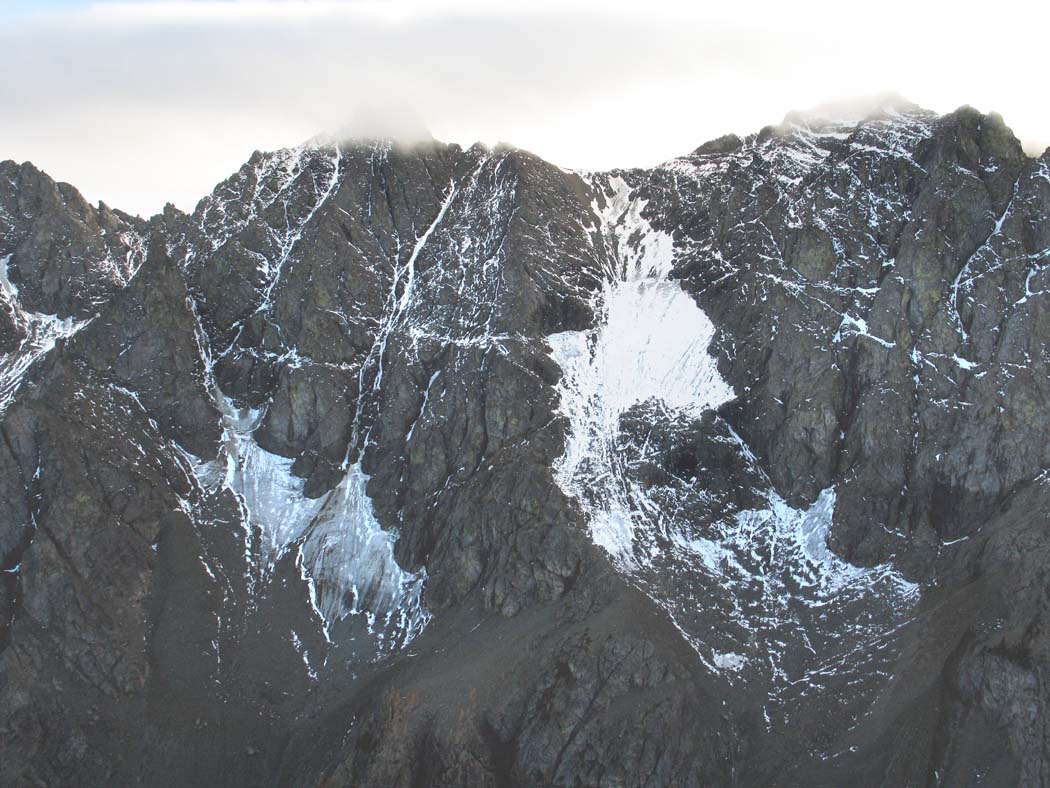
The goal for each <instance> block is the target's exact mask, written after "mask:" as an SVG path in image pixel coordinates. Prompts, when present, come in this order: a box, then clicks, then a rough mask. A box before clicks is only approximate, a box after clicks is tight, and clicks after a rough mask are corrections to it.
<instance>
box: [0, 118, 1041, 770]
mask: <svg viewBox="0 0 1050 788" xmlns="http://www.w3.org/2000/svg"><path fill="white" fill-rule="evenodd" d="M0 176H2V177H0V261H3V265H4V267H3V268H2V269H0V274H2V276H0V284H2V285H3V287H2V291H0V299H2V302H0V306H2V307H3V309H0V353H2V354H3V355H0V436H2V438H3V440H0V784H3V785H5V786H6V785H13V786H23V785H24V786H31V785H32V786H35V785H49V786H60V785H82V786H93V785H99V786H101V785H150V786H185V785H223V786H226V785H229V786H321V785H326V786H331V785H347V786H350V785H353V786H391V785H404V786H414V785H430V786H493V787H494V788H496V787H499V786H516V785H520V786H525V785H565V786H570V785H571V786H591V785H593V786H599V785H624V786H642V785H648V786H656V785H682V786H688V785H696V786H699V785H785V786H789V785H827V786H836V785H844V784H850V785H853V784H856V785H927V784H929V785H937V784H942V785H1015V784H1016V785H1039V784H1047V783H1050V757H1048V755H1047V753H1048V752H1050V733H1048V730H1047V728H1046V726H1045V724H1044V722H1043V718H1044V716H1045V715H1044V712H1045V711H1046V709H1047V706H1048V703H1050V694H1048V692H1047V689H1046V688H1047V686H1048V685H1047V682H1048V681H1050V675H1048V673H1047V670H1048V667H1047V666H1048V665H1050V634H1048V629H1047V626H1048V624H1047V613H1048V610H1050V597H1048V590H1050V578H1048V576H1047V573H1048V570H1047V567H1048V566H1050V536H1048V531H1047V528H1046V523H1047V517H1048V515H1050V486H1048V484H1047V481H1046V475H1045V474H1046V469H1047V468H1048V467H1050V456H1048V454H1047V453H1048V451H1050V449H1048V447H1050V435H1048V434H1047V433H1048V430H1050V427H1048V426H1047V421H1046V419H1044V418H1043V413H1044V412H1045V411H1046V408H1047V405H1048V402H1050V377H1048V375H1047V371H1048V369H1047V365H1048V363H1050V357H1048V356H1047V351H1046V342H1047V339H1048V338H1050V312H1048V309H1047V304H1048V303H1050V302H1048V301H1047V300H1046V299H1045V296H1046V295H1047V293H1048V292H1050V282H1048V281H1047V279H1048V277H1050V266H1048V264H1047V263H1048V262H1050V152H1048V153H1047V154H1044V156H1043V157H1041V158H1038V159H1035V158H1031V157H1028V156H1026V155H1025V154H1024V153H1023V152H1022V150H1021V147H1020V145H1019V144H1018V142H1017V140H1016V139H1015V138H1014V136H1013V135H1012V133H1011V132H1010V131H1009V129H1008V128H1007V127H1006V126H1005V125H1004V123H1003V121H1002V119H1001V118H999V117H998V116H995V115H982V114H980V113H978V112H976V111H974V110H972V109H969V108H963V109H960V110H958V111H957V112H955V113H952V114H950V115H945V116H937V115H935V114H933V113H930V112H927V111H924V110H922V109H920V108H918V107H915V106H913V105H909V104H907V103H903V102H895V103H892V104H888V105H886V106H885V107H883V108H881V109H880V110H879V111H878V112H876V113H875V114H873V115H870V116H868V117H866V118H863V119H861V120H858V119H856V118H851V119H848V120H836V119H834V118H827V117H818V116H815V115H805V114H796V115H791V116H789V117H788V118H787V119H786V120H785V122H784V123H783V124H781V125H780V126H776V127H769V128H766V129H763V130H762V131H761V132H759V133H758V134H756V135H751V136H749V137H746V138H738V137H735V136H732V135H730V136H727V137H723V138H720V139H718V140H714V141H712V142H710V143H707V144H705V145H702V146H700V147H699V148H697V150H696V151H694V152H693V153H691V154H689V155H687V156H684V157H682V158H680V159H675V160H673V161H671V162H668V163H667V164H664V165H662V166H660V167H656V168H654V169H651V170H624V171H615V172H609V173H574V172H569V171H565V170H562V169H560V168H558V167H556V166H554V165H551V164H549V163H547V162H544V161H542V160H541V159H539V158H537V157H536V156H533V155H531V154H529V153H527V152H524V151H521V150H517V149H514V148H510V147H505V146H501V147H497V148H495V149H491V150H490V149H487V148H485V147H483V146H480V145H476V146H474V147H472V148H470V149H468V150H464V149H462V148H460V147H458V146H456V145H445V144H441V143H438V142H426V143H420V144H417V145H412V146H398V145H394V144H391V143H389V142H385V141H382V140H376V141H367V140H366V141H354V142H345V143H342V142H341V143H335V142H330V141H324V140H315V141H312V142H310V143H307V144H305V145H303V146H300V147H298V148H295V149H290V150H285V151H278V152H276V153H256V154H254V155H253V156H252V158H251V159H250V160H249V161H248V162H247V163H246V164H245V165H244V167H242V168H241V169H240V170H239V171H238V172H237V173H236V174H235V175H233V176H232V177H231V178H230V179H229V180H227V181H225V182H224V183H222V184H220V185H219V186H218V187H217V188H216V189H215V191H214V192H213V193H212V194H211V195H209V196H208V197H206V198H205V199H203V200H202V201H201V203H200V204H199V205H198V206H197V208H196V210H195V211H194V212H193V213H192V214H190V215H187V214H183V213H181V212H179V211H178V210H176V209H174V208H171V207H169V208H168V209H166V210H165V212H164V213H162V214H160V215H158V216H156V217H153V218H152V219H150V220H149V221H143V220H141V219H137V218H134V217H130V216H127V215H125V214H122V213H120V212H118V211H111V210H110V209H108V208H106V207H105V206H102V205H100V206H99V207H98V208H93V207H91V206H89V205H87V204H86V203H85V202H84V201H83V199H82V198H80V196H79V195H78V194H77V193H76V192H75V191H74V190H73V189H72V188H71V187H69V186H66V185H63V184H55V183H53V182H52V181H51V180H50V179H48V178H47V176H46V175H43V174H42V173H40V172H38V171H37V170H35V169H34V168H33V167H32V166H31V165H28V164H27V165H22V166H18V165H15V164H13V163H10V162H8V163H5V164H2V165H0Z"/></svg>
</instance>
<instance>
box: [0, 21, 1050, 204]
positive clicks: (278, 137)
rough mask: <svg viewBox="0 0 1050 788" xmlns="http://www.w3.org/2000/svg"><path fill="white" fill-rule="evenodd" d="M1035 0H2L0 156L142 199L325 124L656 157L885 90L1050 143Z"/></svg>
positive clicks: (226, 170)
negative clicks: (983, 117)
mask: <svg viewBox="0 0 1050 788" xmlns="http://www.w3.org/2000/svg"><path fill="white" fill-rule="evenodd" d="M1048 5H1050V4H1047V3H1019V2H1012V0H1000V2H997V3H994V4H989V3H981V4H980V5H979V6H978V5H976V4H975V5H974V6H973V7H972V8H971V7H969V6H967V5H966V3H959V2H955V3H950V4H949V3H943V4H941V3H936V4H935V3H930V2H921V1H920V0H907V1H904V0H887V1H886V2H878V3H872V2H869V3H849V2H841V1H840V0H835V1H834V2H831V1H830V0H829V1H828V2H822V1H818V2H789V0H776V1H774V0H749V1H748V2H746V3H741V2H737V3H733V2H727V1H726V0H719V2H717V3H711V4H707V3H701V2H693V3H674V2H661V0H644V2H633V3H617V2H597V0H532V2H528V3H520V4H518V3H499V2H493V1H492V0H488V1H487V2H483V1H482V0H452V1H451V2H441V1H440V0H432V1H431V2H422V1H421V0H407V1H406V2H401V0H343V1H342V2H338V1H337V2H332V1H330V0H282V1H281V2H259V1H257V0H228V1H227V0H185V1H184V0H172V1H171V2H163V1H161V2H142V1H140V0H125V1H124V2H88V1H87V0H0V108H2V109H0V113H2V114H0V159H3V158H13V159H16V160H19V161H22V160H27V159H28V160H31V161H33V162H34V163H35V164H37V165H38V166H39V167H41V168H43V169H44V170H46V171H47V172H49V173H50V174H51V175H52V176H53V177H55V178H57V179H59V180H64V181H68V182H70V183H73V184H74V185H75V186H77V187H78V188H79V189H80V190H81V191H82V192H83V193H84V194H85V196H86V197H87V198H88V199H89V200H91V201H97V200H100V199H101V200H104V201H106V202H107V203H109V204H110V205H113V206H116V207H120V208H123V209H125V210H128V211H130V212H133V213H141V214H143V215H149V214H151V213H153V212H155V211H157V210H159V209H160V208H161V207H162V206H163V204H164V203H165V202H168V201H172V202H174V203H175V204H176V205H177V206H179V207H180V208H183V209H185V210H190V209H192V208H193V206H194V204H195V203H196V202H197V200H198V199H199V198H200V197H201V196H203V195H204V194H205V193H206V192H208V191H210V190H211V188H212V187H213V186H214V184H215V183H216V182H218V181H219V180H222V179H223V178H225V177H226V176H227V175H229V174H230V173H231V172H232V171H233V170H235V169H236V168H237V167H238V166H239V165H240V164H241V163H242V162H243V161H244V160H245V159H246V158H247V157H248V156H249V155H250V154H251V152H252V151H253V150H255V149H257V148H258V149H271V148H275V147H280V146H285V145H294V144H296V143H298V142H301V141H303V140H304V139H307V138H309V137H311V136H313V135H315V134H317V133H321V132H331V133H350V134H354V133H357V134H374V133H377V132H390V133H398V134H408V133H416V132H417V131H418V130H421V129H425V130H428V131H429V133H431V134H433V136H435V137H437V138H438V139H442V140H446V141H452V142H459V143H461V144H464V145H469V144H470V143H472V142H474V141H476V140H481V141H483V142H486V143H490V144H491V143H495V142H498V141H507V142H512V143H514V144H515V145H518V146H520V147H524V148H528V149H529V150H532V151H534V152H535V153H538V154H540V155H541V156H544V157H545V158H547V159H549V160H551V161H553V162H555V163H557V164H560V165H562V166H565V167H573V168H584V169H599V168H605V167H613V166H630V165H651V164H655V163H657V162H660V161H663V160H666V159H668V158H671V157H673V156H676V155H679V154H682V153H685V152H687V151H689V150H691V149H693V148H695V147H696V146H697V145H699V144H700V143H702V142H704V141H706V140H708V139H710V138H712V137H716V136H719V135H721V134H724V133H727V132H730V131H733V132H737V133H748V132H752V131H757V130H758V129H759V128H760V127H762V126H764V125H767V124H769V123H776V122H779V121H780V120H781V119H782V118H783V116H784V114H785V113H786V112H788V111H789V110H792V109H805V108H807V107H810V106H813V105H815V104H818V103H822V102H825V101H828V100H833V99H838V98H843V97H847V96H853V95H866V94H873V93H880V92H885V91H896V92H899V93H901V94H903V95H904V96H906V97H908V98H909V99H911V100H912V101H915V102H917V103H919V104H922V105H923V106H927V107H929V108H931V109H935V110H938V111H941V112H947V111H950V110H952V109H955V108H956V107H957V106H959V105H961V104H972V105H973V106H976V107H977V108H978V109H980V110H982V111H993V110H994V111H998V112H1000V113H1001V114H1002V115H1003V116H1004V117H1005V118H1006V121H1007V123H1008V124H1010V125H1011V126H1012V128H1013V129H1014V131H1015V132H1016V133H1017V134H1018V136H1019V137H1020V138H1021V139H1022V141H1024V142H1025V144H1026V146H1027V147H1028V149H1029V150H1030V151H1036V150H1039V151H1041V150H1042V148H1043V147H1045V145H1046V144H1050V67H1048V66H1047V65H1046V55H1045V53H1046V49H1047V44H1048V39H1047V37H1048V36H1050V10H1047V6H1048Z"/></svg>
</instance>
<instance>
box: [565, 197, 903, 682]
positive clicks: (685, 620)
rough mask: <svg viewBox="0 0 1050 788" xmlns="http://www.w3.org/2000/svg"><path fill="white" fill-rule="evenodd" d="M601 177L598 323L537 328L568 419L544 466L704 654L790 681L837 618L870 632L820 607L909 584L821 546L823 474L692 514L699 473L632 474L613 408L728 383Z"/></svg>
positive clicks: (695, 314)
mask: <svg viewBox="0 0 1050 788" xmlns="http://www.w3.org/2000/svg"><path fill="white" fill-rule="evenodd" d="M610 187H611V188H610V190H608V191H606V192H605V194H604V197H605V204H604V206H600V205H598V204H595V205H594V210H595V213H596V214H597V215H598V216H599V217H600V220H601V222H602V227H601V230H602V235H603V237H604V239H605V241H606V243H607V247H608V251H609V253H610V256H611V257H612V259H613V265H612V267H611V268H612V270H611V271H610V274H609V276H608V278H607V281H606V282H605V283H604V285H603V288H602V290H601V291H600V292H599V293H598V294H597V296H596V299H595V314H596V315H597V316H598V320H597V321H596V325H595V326H594V327H593V328H592V329H590V330H588V331H570V332H564V333H560V334H554V335H552V336H550V337H548V343H549V345H550V348H551V355H552V357H553V359H554V360H555V361H556V362H557V363H558V364H559V366H560V367H561V368H562V371H563V376H562V379H561V381H560V382H559V384H558V388H559V393H560V395H561V403H560V411H561V413H562V414H563V415H564V416H565V417H566V418H567V419H568V422H569V431H568V435H567V438H566V446H565V452H564V454H563V456H562V457H561V459H560V460H559V462H558V463H557V465H556V468H555V472H556V479H557V481H558V484H559V486H560V487H561V488H562V489H563V491H564V492H566V493H567V494H568V495H570V496H572V497H573V498H575V499H576V500H578V501H579V502H580V504H581V505H582V507H583V509H584V511H585V513H586V515H587V518H588V521H589V527H590V532H591V536H592V538H593V540H594V542H595V543H596V544H598V545H599V546H601V547H603V548H604V549H605V550H606V551H607V552H608V553H609V555H610V556H611V558H612V560H613V562H614V563H615V564H616V566H617V567H618V568H619V569H620V570H621V571H622V572H623V573H625V574H626V575H627V576H629V577H631V578H632V579H633V580H634V581H635V582H637V583H638V584H639V586H640V587H642V588H643V589H644V590H645V591H646V592H647V593H648V594H649V596H650V597H652V598H653V599H654V601H655V602H657V604H659V605H660V606H661V607H662V608H663V609H665V610H666V611H667V612H668V614H669V615H670V616H671V619H672V621H673V622H674V623H675V625H676V626H677V627H678V628H679V630H680V631H681V632H682V634H683V636H684V637H685V638H686V640H687V641H688V642H689V643H690V644H691V645H692V646H693V647H694V649H695V650H696V652H697V654H698V655H699V657H700V659H701V660H702V661H703V663H704V664H705V665H707V667H708V668H709V669H711V670H712V671H715V672H721V673H724V674H730V675H732V674H735V673H738V672H740V671H742V670H744V669H745V668H746V667H747V666H748V665H749V663H750V661H751V660H760V661H761V663H762V664H761V665H758V664H756V665H754V667H755V668H756V669H759V670H760V671H761V672H762V673H763V674H765V675H766V676H767V677H768V679H769V680H770V681H772V682H773V683H774V684H778V683H779V684H780V685H783V684H785V683H790V682H792V681H794V680H795V679H796V678H797V677H798V676H799V675H802V674H804V671H805V665H806V664H807V662H811V661H812V660H813V659H815V658H823V656H824V655H826V654H827V653H829V652H835V651H836V650H837V649H838V648H839V645H840V643H841V642H843V641H844V638H843V635H844V634H846V632H848V634H849V637H851V638H853V639H857V638H858V637H859V638H863V637H866V636H868V635H870V634H874V633H875V632H874V630H873V631H872V632H870V633H869V632H868V630H867V626H866V625H865V624H863V623H855V624H854V623H852V622H851V623H849V624H847V625H845V626H843V627H842V628H841V629H842V631H841V632H839V631H836V625H835V624H833V623H829V622H830V621H831V620H832V619H833V618H834V616H831V618H829V617H828V615H827V614H828V613H829V612H831V611H832V609H834V610H835V611H836V615H841V616H843V618H844V620H845V621H847V622H849V621H850V617H851V616H854V615H855V614H857V613H858V611H860V610H861V609H863V610H864V612H863V615H865V616H867V615H868V608H869V604H870V605H873V606H874V607H872V608H871V609H877V610H883V611H885V610H887V608H888V611H889V612H888V613H887V615H886V618H888V619H890V620H893V619H894V618H895V616H896V611H898V610H900V609H901V608H905V607H908V606H909V605H910V601H909V600H911V599H913V598H914V592H915V587H914V586H911V585H910V584H908V583H906V582H905V581H904V580H903V579H902V578H900V576H899V575H897V574H896V573H895V572H893V571H892V570H891V569H890V568H889V567H875V568H872V569H864V568H859V567H855V566H853V565H851V564H849V563H847V562H845V561H843V560H842V559H840V558H839V557H838V556H836V555H835V554H834V553H832V552H831V551H830V550H829V549H828V547H827V538H828V533H829V529H830V526H831V522H832V519H833V513H834V505H835V492H834V489H828V490H825V491H824V492H823V493H822V494H821V495H820V496H819V498H818V499H817V501H816V502H814V504H813V505H812V506H811V507H809V508H808V509H805V510H796V509H793V508H792V507H790V506H788V504H787V503H786V502H784V501H783V500H782V499H781V498H780V497H779V496H778V495H777V494H776V493H775V491H773V490H772V488H771V487H770V488H769V489H767V490H766V491H765V492H764V493H763V496H762V497H764V498H765V500H766V502H767V504H768V505H767V506H766V507H765V508H761V509H755V510H747V511H742V512H737V513H736V514H735V515H733V516H729V517H728V518H726V519H724V520H723V521H721V522H718V523H715V524H713V525H712V526H709V527H704V528H703V529H702V530H698V529H697V527H696V524H695V523H691V522H689V520H688V515H683V514H682V513H681V510H684V509H685V507H684V506H680V505H679V504H681V503H685V499H684V498H682V497H681V494H684V493H686V492H687V491H690V490H693V488H694V487H695V486H699V487H702V485H703V479H702V478H700V479H696V480H689V481H685V480H677V481H675V482H673V483H672V485H671V486H670V487H665V488H663V489H662V490H659V491H656V490H655V488H646V487H645V486H643V484H642V483H641V482H640V480H639V479H638V476H637V474H636V473H634V472H633V471H634V469H633V467H632V466H631V463H632V462H634V463H635V464H637V463H636V461H635V460H632V459H630V456H629V455H631V454H634V455H637V456H641V457H644V456H645V455H646V454H647V447H646V446H637V445H630V440H631V438H630V437H628V436H625V435H624V434H623V432H622V430H621V418H622V417H623V416H624V414H625V413H626V412H627V411H628V410H629V409H630V408H632V407H633V406H636V405H639V404H643V403H649V404H650V405H652V404H654V403H655V405H656V408H655V409H654V410H651V411H650V413H653V414H655V416H654V417H655V418H657V419H659V420H662V419H664V418H666V419H667V421H668V422H680V421H681V420H682V419H683V418H684V419H685V420H687V421H688V420H695V419H698V418H699V417H700V416H701V415H702V414H703V412H704V411H705V410H708V409H712V408H717V407H718V406H720V405H722V404H723V403H725V402H727V401H729V400H730V399H731V398H732V397H733V396H734V393H733V390H732V388H731V387H730V386H729V384H728V383H727V382H726V381H725V380H724V379H723V378H722V377H721V376H720V375H719V373H718V369H717V366H716V362H715V359H714V358H713V357H712V356H711V355H710V354H709V353H708V346H709V344H710V342H711V339H712V337H713V335H714V327H713V325H712V324H711V322H710V320H709V319H708V318H707V316H706V315H705V314H704V313H703V312H702V311H701V310H700V309H699V308H698V307H697V305H696V303H695V302H694V301H693V299H692V298H691V297H690V296H688V295H687V294H686V293H685V292H684V291H682V289H681V288H680V287H679V285H678V284H677V283H676V282H673V281H669V280H668V278H667V277H668V274H669V273H670V271H671V268H672V266H673V262H674V246H673V241H672V238H671V237H670V236H669V235H667V234H666V233H662V232H660V231H658V230H655V229H654V228H653V227H652V226H651V225H650V224H649V222H648V221H646V220H645V219H644V217H643V216H642V210H643V208H644V206H645V204H644V202H643V201H641V200H638V199H632V198H631V193H630V189H629V187H628V186H627V185H626V184H625V183H624V182H623V180H622V179H619V178H613V179H611V182H610ZM596 188H601V187H600V186H598V185H596ZM610 191H611V194H610V193H609V192H610ZM733 439H734V440H735V441H736V442H737V443H738V444H739V451H740V454H741V455H742V456H743V457H744V458H746V460H747V461H748V462H749V463H751V464H752V465H753V466H755V467H756V468H757V463H755V460H754V457H753V455H752V454H751V452H750V451H749V450H748V448H747V446H746V445H744V444H743V442H742V441H741V440H740V439H739V437H737V436H735V435H734V436H733ZM627 449H630V452H628V451H627ZM675 485H678V486H679V487H678V488H677V491H676V488H675ZM693 491H694V492H695V490H693ZM676 496H678V497H677V498H676ZM871 599H874V600H875V601H874V602H871V601H870V600H871ZM698 605H699V606H700V607H698ZM704 605H706V606H707V607H709V608H711V609H710V610H707V609H703V606H704ZM869 618H870V616H869ZM878 626H881V624H876V625H875V628H876V629H877V627H878ZM825 630H826V631H825Z"/></svg>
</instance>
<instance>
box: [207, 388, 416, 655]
mask: <svg viewBox="0 0 1050 788" xmlns="http://www.w3.org/2000/svg"><path fill="white" fill-rule="evenodd" d="M218 399H219V404H220V406H221V408H222V411H223V420H224V425H225V432H226V438H225V446H224V449H223V451H222V453H221V454H220V457H219V458H218V459H217V460H215V461H213V462H210V463H204V464H202V465H200V466H198V469H197V475H198V478H199V479H200V480H201V481H202V483H203V484H205V485H208V486H212V487H214V486H226V487H228V488H229V489H230V490H232V491H233V492H234V493H235V494H236V495H237V496H238V497H239V498H240V500H241V502H242V504H243V507H244V510H245V516H246V519H247V522H248V524H250V525H251V526H253V527H255V528H257V529H258V531H259V537H260V539H259V542H260V543H259V551H258V556H259V560H258V562H257V563H258V566H257V571H258V575H259V577H258V578H257V579H258V580H261V581H265V580H266V579H267V578H268V577H270V576H271V575H272V573H273V571H274V568H275V566H276V565H277V562H278V561H279V560H280V559H281V558H282V557H284V556H285V555H287V554H289V553H293V551H294V555H295V558H296V561H297V565H298V567H299V569H300V571H301V572H302V576H303V579H304V581H306V582H307V584H308V585H309V587H310V590H311V597H312V603H313V606H314V608H315V610H316V611H317V614H318V617H319V618H320V620H321V622H322V624H323V625H324V627H325V631H326V632H329V631H330V630H331V628H332V627H333V626H334V625H335V624H336V623H337V622H339V621H340V620H342V619H344V618H346V617H347V616H356V615H362V616H364V617H365V619H366V621H367V624H368V629H369V632H371V633H373V634H375V635H376V637H377V639H378V642H379V652H380V653H387V652H389V651H390V650H393V649H396V648H400V647H403V646H405V645H407V644H408V643H409V642H410V641H411V640H412V639H413V638H414V637H415V636H416V635H418V634H419V633H420V632H421V631H422V630H423V628H424V627H425V626H426V624H427V622H428V621H429V620H430V613H429V612H428V611H427V610H426V608H425V607H424V605H423V586H424V584H425V582H426V571H425V570H421V571H419V572H415V573H413V572H406V571H405V570H404V569H402V568H401V567H400V566H399V565H398V563H397V561H396V560H395V559H394V543H395V542H396V540H397V535H396V534H395V533H392V532H390V531H387V530H385V529H383V527H382V526H381V525H380V524H379V521H378V520H377V519H376V515H375V510H374V508H373V506H372V500H371V499H370V498H369V497H368V494H367V492H366V485H367V483H368V477H367V476H366V475H365V473H364V472H363V471H362V470H361V466H360V463H355V464H354V465H352V466H351V467H350V468H349V469H348V472H347V474H346V476H344V478H343V479H342V481H340V483H339V484H338V485H337V486H336V488H335V489H334V490H332V491H331V492H329V493H327V494H325V495H323V496H321V497H320V498H307V497H306V496H305V495H304V494H303V486H304V481H303V480H302V479H300V478H298V477H296V476H294V475H293V474H292V465H293V463H294V460H292V459H289V458H286V457H281V456H279V455H276V454H271V453H270V452H267V451H266V450H264V449H263V448H262V447H260V446H259V444H258V443H256V442H255V439H254V438H253V436H252V433H253V431H254V429H255V427H256V426H257V425H258V423H259V421H260V420H261V419H262V417H263V415H264V411H263V409H258V410H251V409H248V408H237V407H236V406H235V405H234V404H233V402H232V401H231V400H229V399H227V398H226V397H222V396H220V397H219V398H218Z"/></svg>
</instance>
